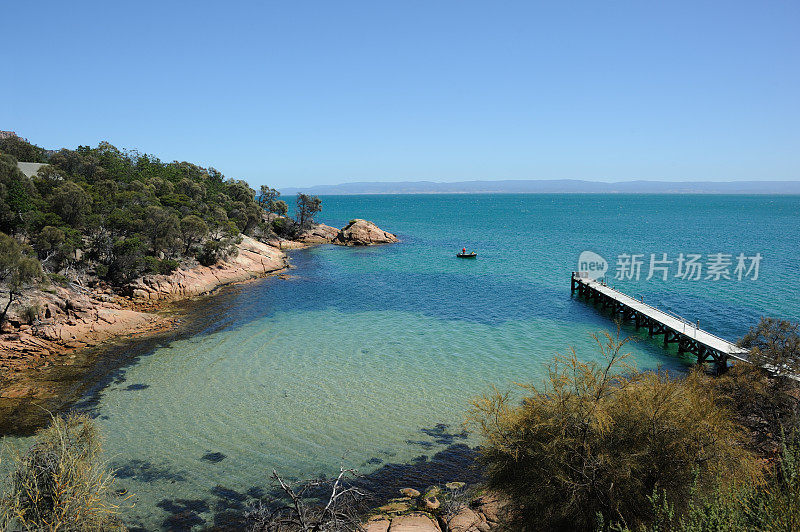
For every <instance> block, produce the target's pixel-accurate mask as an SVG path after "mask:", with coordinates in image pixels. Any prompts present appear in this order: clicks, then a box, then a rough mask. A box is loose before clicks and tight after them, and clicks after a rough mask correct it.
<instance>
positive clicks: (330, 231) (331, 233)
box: [297, 224, 339, 244]
mask: <svg viewBox="0 0 800 532" xmlns="http://www.w3.org/2000/svg"><path fill="white" fill-rule="evenodd" d="M338 234H339V230H338V229H336V228H335V227H331V226H330V225H325V224H318V225H315V226H314V227H312V228H310V229H307V230H305V231H303V232H302V233H300V236H298V237H297V240H298V241H300V242H303V243H305V244H330V243H331V242H333V239H334V238H336V236H337V235H338Z"/></svg>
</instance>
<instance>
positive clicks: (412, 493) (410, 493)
mask: <svg viewBox="0 0 800 532" xmlns="http://www.w3.org/2000/svg"><path fill="white" fill-rule="evenodd" d="M400 493H402V494H403V496H405V497H411V498H412V499H416V498H417V497H419V496H420V493H419V492H418V491H417V490H415V489H414V488H403V489H401V490H400Z"/></svg>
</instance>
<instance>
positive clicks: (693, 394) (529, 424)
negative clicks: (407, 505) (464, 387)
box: [470, 319, 800, 531]
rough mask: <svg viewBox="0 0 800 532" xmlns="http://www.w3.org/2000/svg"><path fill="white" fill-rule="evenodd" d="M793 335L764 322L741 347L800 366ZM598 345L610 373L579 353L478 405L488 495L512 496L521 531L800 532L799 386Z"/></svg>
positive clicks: (785, 326)
mask: <svg viewBox="0 0 800 532" xmlns="http://www.w3.org/2000/svg"><path fill="white" fill-rule="evenodd" d="M796 325H797V324H792V323H788V322H781V321H779V320H766V319H765V320H762V321H761V323H759V324H758V325H757V326H755V327H754V328H753V329H752V330H751V331H750V333H748V335H747V336H745V338H744V339H743V340H742V344H743V345H749V344H751V343H753V345H754V347H753V349H754V350H755V349H757V348H756V347H755V344H758V345H763V346H771V347H770V349H777V350H778V351H779V352H780V356H783V357H787V359H789V360H796V359H797V358H798V357H800V350H798V349H797V345H798V344H797V343H796V342H797V339H798V334H797V327H796ZM596 339H597V343H598V348H599V350H600V353H601V355H602V357H603V360H604V363H602V364H598V363H594V362H582V361H581V360H580V359H579V358H578V356H577V355H576V353H574V352H571V353H570V354H569V355H568V356H566V357H559V358H557V359H556V360H555V361H554V362H553V363H552V364H551V366H550V368H549V372H548V377H547V379H546V380H545V383H544V384H543V385H541V386H535V385H522V386H521V390H522V392H523V394H524V396H525V397H524V398H523V399H522V402H521V403H518V402H515V401H513V400H512V399H511V396H510V394H509V393H501V392H499V391H494V392H493V393H490V394H485V395H483V396H481V397H478V398H476V399H475V400H474V401H473V403H472V408H471V414H470V420H471V422H472V424H473V426H476V427H477V428H478V430H479V432H480V434H481V435H482V437H483V439H484V440H485V445H484V446H483V448H482V451H481V462H482V464H483V466H484V467H485V471H486V475H487V487H488V488H489V489H491V490H493V491H496V492H498V493H500V494H502V495H503V496H504V497H506V498H507V499H508V500H509V502H510V504H509V506H508V511H507V516H506V517H507V519H508V523H509V526H511V528H512V529H514V530H574V529H579V530H595V529H601V530H609V529H614V530H653V531H656V530H687V531H688V530H744V529H760V530H796V529H798V527H800V476H798V475H799V474H800V469H798V464H800V461H798V460H800V454H798V453H800V445H798V420H797V414H798V398H799V397H800V395H799V394H798V389H797V384H796V382H795V381H794V380H791V379H789V378H787V377H785V376H781V375H775V374H774V373H772V374H770V373H768V372H767V371H766V370H764V369H761V368H760V367H757V366H750V365H741V364H740V365H736V366H734V367H733V368H732V369H731V370H730V371H729V372H727V373H726V374H724V375H722V376H718V377H715V376H708V375H706V374H705V373H703V372H702V371H701V370H700V369H699V368H698V369H695V370H694V371H692V372H691V373H690V374H689V375H687V376H685V377H682V378H675V377H674V376H671V375H669V374H668V373H667V372H665V371H662V370H659V371H657V372H640V371H637V370H636V369H635V368H633V367H632V366H631V365H629V361H628V357H627V356H626V355H625V354H623V352H622V350H623V348H624V345H625V343H626V341H627V340H620V339H619V338H618V337H613V336H611V335H610V334H606V335H605V336H603V337H599V338H596ZM754 339H760V340H761V341H759V342H756V341H755V340H754ZM762 352H763V354H764V356H767V357H769V356H775V355H776V353H775V352H771V353H770V351H769V350H768V349H766V348H762Z"/></svg>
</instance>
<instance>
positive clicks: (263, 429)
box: [86, 195, 800, 529]
mask: <svg viewBox="0 0 800 532" xmlns="http://www.w3.org/2000/svg"><path fill="white" fill-rule="evenodd" d="M356 216H357V217H360V218H366V219H370V220H373V221H375V222H376V223H377V224H378V225H379V226H381V227H382V228H384V229H386V230H389V231H392V232H395V233H397V234H398V236H399V237H400V239H401V243H399V244H396V245H390V246H382V247H372V248H364V249H358V248H341V247H335V246H320V247H316V248H313V249H309V250H301V251H296V252H293V253H292V255H291V261H292V263H293V265H294V266H295V269H294V270H293V271H292V272H291V274H292V277H291V278H290V279H288V280H281V279H277V278H270V279H264V280H260V281H257V282H253V283H248V284H244V285H240V286H238V287H236V288H234V289H230V290H226V291H224V292H223V293H222V294H221V295H219V296H216V297H215V298H212V299H210V300H209V301H208V303H207V305H205V306H204V308H203V311H202V320H203V321H204V323H205V326H204V327H203V328H202V330H201V331H200V332H199V333H198V334H196V335H194V336H190V337H187V338H176V339H174V340H173V341H171V342H169V343H168V344H166V345H163V346H161V347H159V348H156V349H155V350H152V351H151V352H148V353H145V355H146V356H141V357H139V358H138V360H137V361H136V362H135V363H134V364H132V365H130V366H128V367H126V368H124V369H123V370H121V371H120V372H119V374H118V375H116V376H115V379H114V380H113V381H112V382H111V383H109V384H108V385H107V386H105V387H104V388H102V389H100V390H98V391H96V392H95V393H94V394H93V395H92V397H90V398H87V399H90V401H88V402H87V405H88V406H87V407H86V408H89V409H90V410H91V411H92V412H93V413H94V414H96V415H97V416H98V422H99V424H100V426H101V428H102V430H103V432H104V433H105V434H106V436H107V443H106V449H107V451H108V454H109V458H110V460H111V461H112V463H113V465H115V466H116V467H118V468H120V470H119V476H120V481H119V484H120V486H122V487H125V488H127V489H129V490H130V491H131V492H132V493H134V494H135V496H134V498H133V500H134V501H135V503H136V504H135V506H134V507H133V508H131V509H129V510H127V511H126V514H125V515H126V518H127V520H128V522H129V523H130V524H131V525H133V526H140V527H143V528H147V529H157V528H168V527H172V528H174V529H180V528H189V527H190V526H192V525H211V524H214V523H215V522H216V523H217V524H223V523H225V522H226V521H225V520H226V519H228V518H230V517H231V516H234V515H236V514H238V513H241V509H242V508H243V507H244V506H246V505H247V504H249V503H250V502H251V501H252V500H253V499H254V498H257V497H258V496H260V495H261V494H262V493H263V490H264V489H266V488H267V487H268V486H269V475H270V473H271V471H272V469H273V468H274V469H276V470H278V471H279V472H280V473H282V474H284V475H286V476H290V477H308V476H313V475H318V474H332V473H333V472H335V471H336V470H337V469H338V467H339V465H341V464H343V465H346V466H354V467H358V468H359V469H360V470H362V471H363V472H365V473H374V474H375V475H376V476H379V477H380V478H383V479H390V480H392V481H394V482H400V483H402V482H406V483H407V484H411V483H412V479H413V474H412V473H410V472H409V469H408V468H406V467H404V466H403V464H409V463H410V464H414V465H416V466H417V467H418V468H423V469H424V468H425V466H426V465H429V466H430V467H429V469H428V470H427V472H428V473H427V474H429V478H426V479H425V480H426V481H427V480H433V481H437V482H447V481H450V480H459V479H461V478H464V477H466V476H469V475H471V474H472V473H470V472H469V471H468V470H466V469H464V463H465V462H464V460H463V456H464V454H465V453H466V451H465V446H467V445H475V444H476V443H477V441H476V440H475V438H474V437H472V436H467V435H465V434H463V427H462V422H463V421H464V417H465V411H466V408H467V406H468V402H469V399H470V398H471V397H473V396H475V395H476V394H479V393H481V392H483V391H486V390H487V389H488V387H489V386H490V385H493V384H495V385H498V386H499V387H501V388H509V387H511V386H512V385H513V384H512V383H513V382H530V381H533V382H535V381H537V380H538V379H540V378H541V377H542V376H543V370H544V364H546V363H547V362H548V361H550V360H551V359H552V357H553V356H554V355H556V354H558V353H564V352H565V351H566V350H567V348H568V347H570V346H574V347H575V348H576V349H577V351H578V353H579V355H580V356H581V357H582V358H585V359H592V358H596V356H597V355H596V354H595V351H594V350H593V346H592V340H591V339H590V337H589V335H590V333H592V332H595V331H599V330H604V329H609V328H612V327H613V325H612V324H611V323H610V322H609V321H608V319H607V318H606V317H605V316H603V315H602V314H600V313H599V312H598V311H597V310H595V309H594V308H592V307H590V306H588V305H586V304H585V303H583V302H580V301H577V300H575V299H573V298H571V297H570V290H569V276H570V272H571V271H572V270H575V269H577V261H578V256H579V254H580V253H581V252H582V251H585V250H590V251H593V252H596V253H598V254H600V255H602V256H603V257H605V258H606V260H608V261H609V262H610V263H611V269H612V272H611V275H613V269H614V262H615V260H616V256H617V255H618V254H620V253H640V254H644V255H645V256H646V258H647V259H649V254H650V253H656V254H658V255H659V256H660V255H661V253H667V254H668V257H673V256H677V254H678V253H681V252H682V253H700V254H703V255H707V254H713V253H728V254H732V255H734V256H735V255H738V254H739V253H744V254H745V255H747V256H752V255H755V254H756V253H760V254H761V255H762V256H763V257H764V258H763V261H762V263H761V265H760V270H759V278H758V280H755V281H753V280H750V279H745V280H742V281H737V280H728V281H726V280H721V281H713V280H699V281H687V280H681V279H674V278H670V279H669V280H667V281H661V280H655V279H653V280H650V281H646V280H644V277H645V276H646V271H645V272H644V273H645V275H643V277H642V279H640V280H639V281H638V282H636V281H633V280H629V281H612V282H613V283H615V284H616V285H617V286H618V287H620V288H622V289H624V290H625V291H627V292H628V293H631V294H635V295H637V296H639V295H641V296H643V297H644V298H645V300H646V301H648V302H650V303H651V304H656V305H658V306H661V307H662V308H666V309H669V310H671V311H673V312H675V313H677V314H679V315H681V316H683V317H685V318H686V319H688V320H690V321H695V320H698V319H699V320H700V322H701V326H702V327H703V328H705V329H707V330H709V331H711V332H714V333H716V334H718V335H720V336H723V337H726V338H730V339H736V338H738V337H740V336H741V335H742V334H743V333H744V332H745V331H746V329H747V327H748V326H749V325H750V324H752V323H754V322H755V321H756V320H757V319H758V317H759V316H761V315H773V316H782V317H787V318H792V319H798V317H800V294H798V290H797V288H796V284H792V283H796V281H797V278H798V275H797V263H798V258H799V257H798V246H799V245H800V197H743V196H629V195H590V196H582V195H461V196H455V195H453V196H450V195H447V196H339V197H323V214H322V216H321V217H320V220H321V221H324V222H325V223H328V224H330V225H334V226H337V227H341V226H343V225H344V224H346V223H347V221H348V220H349V219H350V218H352V217H356ZM463 246H466V247H467V248H469V249H476V250H478V252H479V256H478V258H477V259H476V260H460V259H456V258H455V257H454V255H455V252H456V251H457V250H459V249H460V248H461V247H463ZM646 267H647V265H645V267H644V269H645V270H646ZM626 332H627V333H629V334H632V331H629V330H628V331H626ZM640 338H641V341H640V342H638V343H636V344H635V345H633V347H632V348H631V350H632V351H633V352H634V354H635V358H636V363H637V365H638V366H639V367H640V368H645V369H647V368H656V367H657V366H659V365H662V366H664V367H667V368H669V369H671V370H675V371H683V370H685V368H686V367H687V364H688V363H687V361H682V360H679V359H678V358H676V357H675V356H674V354H670V353H668V352H665V351H664V350H662V349H661V347H660V345H659V342H658V341H653V340H649V339H647V338H646V337H640ZM437 464H438V465H437ZM410 475H412V476H410Z"/></svg>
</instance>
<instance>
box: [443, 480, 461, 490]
mask: <svg viewBox="0 0 800 532" xmlns="http://www.w3.org/2000/svg"><path fill="white" fill-rule="evenodd" d="M465 485H466V484H464V483H463V482H448V483H447V484H445V485H444V487H445V488H447V489H449V490H450V491H455V490H460V489H461V488H463V487H464V486H465Z"/></svg>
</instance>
